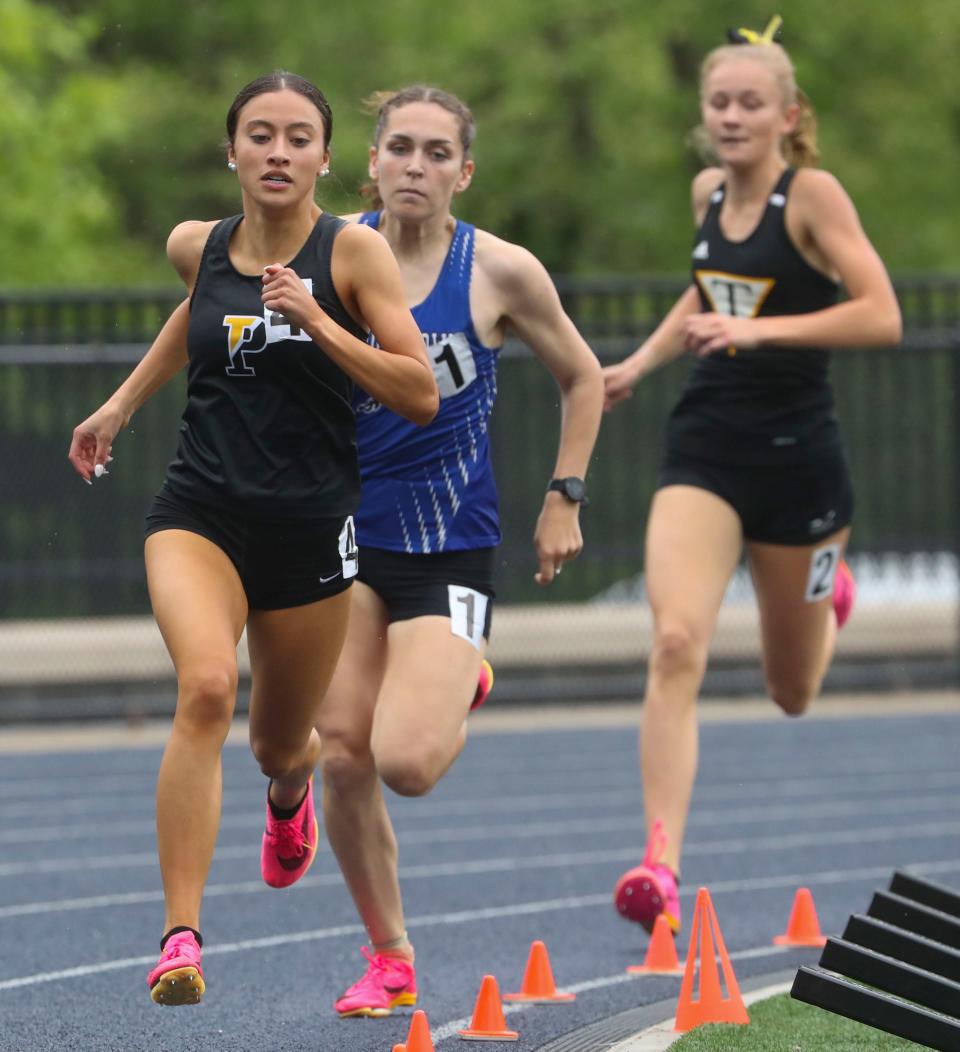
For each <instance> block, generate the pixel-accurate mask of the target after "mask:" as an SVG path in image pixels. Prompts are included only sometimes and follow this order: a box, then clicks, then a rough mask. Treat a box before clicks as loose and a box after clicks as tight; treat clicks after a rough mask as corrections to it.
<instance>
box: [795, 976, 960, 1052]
mask: <svg viewBox="0 0 960 1052" xmlns="http://www.w3.org/2000/svg"><path fill="white" fill-rule="evenodd" d="M790 995H791V996H792V997H794V998H796V999H797V1000H798V1001H806V1003H807V1004H811V1005H816V1006H817V1007H818V1008H824V1009H826V1010H827V1011H828V1012H833V1013H834V1014H835V1015H842V1016H845V1017H846V1018H847V1019H854V1020H856V1021H857V1022H858V1023H866V1024H867V1026H872V1027H875V1028H876V1029H877V1030H883V1031H885V1032H886V1033H888V1034H896V1035H897V1037H902V1038H906V1040H908V1041H915V1042H916V1043H917V1044H918V1045H926V1046H927V1048H935V1049H938V1050H939V1052H960V1022H958V1021H957V1020H955V1019H948V1018H946V1017H945V1016H942V1015H939V1014H937V1013H935V1012H931V1011H929V1010H928V1009H926V1008H920V1007H916V1006H914V1005H908V1004H905V1003H904V1002H903V1001H899V1000H897V999H896V998H893V997H890V996H889V995H888V994H882V993H878V992H877V991H875V990H869V989H867V988H866V987H865V986H859V985H858V984H857V983H852V982H850V981H849V980H847V979H843V978H840V977H839V976H836V975H831V974H830V973H829V972H825V971H822V970H821V969H820V968H809V967H807V966H803V967H801V968H800V969H799V971H798V972H797V975H796V978H795V979H794V980H793V989H792V990H791V991H790Z"/></svg>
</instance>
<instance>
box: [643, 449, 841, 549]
mask: <svg viewBox="0 0 960 1052" xmlns="http://www.w3.org/2000/svg"><path fill="white" fill-rule="evenodd" d="M677 485H681V486H696V487H697V488H698V489H705V490H707V491H708V492H710V493H714V494H716V495H717V496H718V497H720V498H721V499H722V500H725V501H726V502H727V503H728V504H729V505H730V506H731V507H732V508H733V509H734V511H735V512H736V513H737V515H739V516H740V521H741V523H742V524H743V535H744V537H745V538H746V539H747V540H748V541H759V542H761V543H764V544H788V545H795V546H798V547H799V546H805V545H808V544H816V543H817V542H818V541H820V540H822V539H823V538H824V537H828V536H830V535H831V534H833V533H836V532H837V530H841V529H843V528H844V527H845V526H849V525H850V522H851V519H852V518H853V485H852V483H851V481H850V469H849V467H848V465H847V458H846V455H845V454H844V452H843V450H842V449H837V450H835V451H834V452H828V453H826V454H824V455H819V456H817V457H816V458H812V459H810V460H809V461H807V462H806V463H799V464H788V465H778V466H775V467H774V466H768V465H762V466H735V465H730V464H716V463H713V462H711V461H707V460H703V459H701V458H698V457H694V456H690V455H689V454H687V453H681V452H678V451H676V450H673V451H671V450H668V451H667V454H666V456H665V457H664V460H663V463H662V464H661V467H660V476H659V478H658V480H657V488H658V489H663V488H664V487H665V486H677Z"/></svg>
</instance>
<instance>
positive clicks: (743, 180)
mask: <svg viewBox="0 0 960 1052" xmlns="http://www.w3.org/2000/svg"><path fill="white" fill-rule="evenodd" d="M778 22H779V19H775V20H774V23H771V26H770V27H768V31H767V32H766V33H764V34H759V33H755V32H752V31H750V30H742V31H737V32H736V33H735V34H733V35H734V37H735V39H736V41H737V42H736V43H735V44H731V45H730V46H726V47H721V48H717V49H716V50H715V51H713V52H711V53H710V55H708V57H707V59H706V61H705V63H704V65H703V69H702V73H701V108H702V115H703V128H702V129H701V131H702V132H703V134H704V137H705V138H706V139H707V140H708V142H709V147H710V149H711V151H712V153H713V155H714V157H715V158H716V160H717V161H718V162H719V163H718V166H717V167H715V168H709V169H706V170H705V171H703V172H701V173H700V174H699V175H698V176H697V177H696V179H695V180H694V182H693V195H692V196H693V209H694V214H695V218H696V221H697V226H698V230H697V234H696V237H695V238H694V243H693V251H692V266H693V281H692V283H691V285H690V286H689V288H688V289H687V290H686V292H684V294H683V295H682V296H681V297H680V299H679V300H678V302H677V303H676V305H675V306H674V307H673V309H672V310H671V311H670V313H669V314H668V315H667V317H666V318H665V319H664V320H663V322H662V323H661V324H660V326H659V327H658V328H657V329H656V331H655V332H654V333H653V334H652V335H651V336H650V338H649V339H648V340H647V341H646V342H645V343H644V344H643V345H642V346H641V347H640V348H639V349H638V350H637V351H636V352H634V353H633V354H632V355H630V356H629V357H628V358H627V359H625V360H624V361H623V362H621V363H620V364H618V365H615V366H611V367H610V368H608V369H606V370H605V377H604V378H605V383H606V399H607V409H608V410H609V409H612V408H613V407H614V406H616V405H617V404H619V403H620V402H621V401H623V400H624V399H625V398H626V397H627V396H628V395H629V394H630V392H631V390H632V388H633V385H634V384H635V383H636V382H637V381H638V380H639V379H641V378H642V377H643V376H645V375H646V374H647V373H649V372H651V371H652V370H653V369H655V368H657V367H658V366H660V365H662V364H664V363H665V362H668V361H670V360H671V359H673V358H676V357H677V356H679V355H680V354H682V353H684V352H685V351H686V352H688V353H690V354H692V355H693V356H695V359H696V360H695V362H694V365H693V368H692V370H691V374H690V377H689V379H688V382H687V385H686V388H685V390H684V392H683V394H682V396H681V398H680V401H679V403H678V405H677V406H676V407H675V409H674V410H673V413H672V414H671V416H670V420H669V423H668V426H667V442H666V451H665V454H664V459H663V464H662V468H661V474H660V480H659V488H658V490H657V493H656V495H655V496H654V499H653V503H652V506H651V510H650V519H649V523H648V526H647V540H646V583H647V593H648V595H649V597H650V603H651V606H652V608H653V617H654V639H653V648H652V652H651V656H650V663H649V672H648V676H647V689H646V696H645V701H644V706H643V716H642V730H641V768H642V775H643V790H644V811H645V815H646V822H647V829H648V835H649V841H648V845H647V851H646V854H645V856H644V859H643V862H642V863H641V865H639V866H638V867H636V868H634V869H632V870H630V871H628V872H627V873H625V874H624V875H623V877H621V879H620V881H619V882H618V884H617V887H616V889H615V892H614V897H615V903H616V906H617V909H618V910H619V911H620V912H621V913H622V914H623V915H624V916H626V917H628V918H629V919H631V920H635V921H637V922H639V923H641V924H643V925H644V926H645V927H647V928H648V929H650V928H652V926H653V923H654V921H655V919H656V917H657V916H658V915H659V914H660V913H664V914H665V915H666V916H667V918H668V920H669V922H670V924H671V926H672V927H673V928H674V930H677V929H679V926H680V902H679V897H678V893H677V884H678V874H679V865H680V851H681V846H682V843H683V834H684V827H685V825H686V820H687V810H688V806H689V802H690V796H691V792H692V789H693V782H694V778H695V776H696V767H697V724H696V713H695V704H696V699H697V694H698V692H699V689H700V683H701V681H702V678H703V673H704V669H705V667H706V662H707V649H708V645H709V641H710V638H711V636H712V634H713V630H714V627H715V624H716V618H717V613H718V610H719V608H720V604H721V602H722V600H723V596H724V592H725V591H726V588H727V584H728V582H729V580H730V577H731V575H732V574H733V571H734V569H735V568H736V566H737V563H738V562H739V560H740V556H741V552H742V549H743V548H744V547H745V548H746V554H747V558H748V561H749V565H750V570H751V574H752V576H753V582H754V586H755V590H756V593H757V600H758V603H759V607H760V622H761V632H762V636H763V661H764V672H765V674H766V681H767V687H768V690H769V692H770V696H771V697H772V698H773V700H774V701H775V702H776V703H777V704H778V705H779V706H780V707H781V708H782V709H783V710H784V712H786V713H788V714H790V715H799V714H800V713H802V712H803V711H804V710H805V709H806V708H807V706H808V705H809V704H810V702H811V700H812V699H813V698H814V697H815V696H816V694H817V692H818V690H819V687H820V682H821V680H822V678H823V676H824V673H825V672H826V669H827V667H828V665H829V663H830V659H831V657H832V654H833V646H834V641H835V636H836V630H837V627H838V625H839V624H841V623H842V622H843V620H844V619H845V617H846V616H847V614H848V613H849V609H850V606H851V604H852V597H853V580H852V577H850V574H849V569H847V567H846V564H845V563H842V562H841V556H842V554H843V551H844V548H845V546H846V542H847V537H848V536H849V532H850V518H851V515H852V509H853V495H852V490H851V486H850V479H849V472H848V470H847V464H846V457H845V454H844V450H843V444H842V440H841V437H840V432H839V428H838V425H837V421H836V419H835V417H834V413H833V397H832V395H831V392H830V385H829V380H828V375H827V374H828V364H829V357H830V349H831V348H836V349H840V348H846V347H872V346H879V345H882V344H891V343H896V342H897V341H898V340H899V338H900V313H899V308H898V306H897V302H896V298H895V296H894V293H893V290H892V288H891V286H890V282H889V279H888V277H887V274H886V271H885V270H884V267H883V264H882V262H881V261H880V259H879V258H878V256H877V254H876V252H875V251H874V249H873V247H872V246H871V244H870V242H869V240H868V239H867V237H866V235H865V234H864V232H863V230H862V229H861V227H860V223H859V220H858V219H857V214H856V211H855V210H854V208H853V205H852V204H851V202H850V200H849V198H848V197H847V195H846V194H845V193H844V191H843V189H842V188H841V186H840V185H839V183H838V182H837V181H836V179H834V178H833V177H832V176H830V175H828V174H827V173H826V172H823V171H816V170H814V169H813V167H812V165H813V164H814V163H815V162H816V159H817V157H816V144H815V137H814V122H813V116H812V111H811V109H810V106H809V102H808V101H807V100H806V98H805V97H804V96H803V95H802V93H801V92H799V91H798V89H797V86H796V82H795V80H794V74H793V67H792V64H791V62H790V59H789V57H788V56H787V54H786V52H785V51H784V50H783V49H782V48H781V47H780V46H779V44H776V43H774V42H773V39H772V38H773V36H774V31H775V29H776V26H777V23H778ZM841 285H842V286H844V287H845V288H846V291H847V293H848V298H847V299H846V300H845V301H844V302H838V291H839V288H840V286H841Z"/></svg>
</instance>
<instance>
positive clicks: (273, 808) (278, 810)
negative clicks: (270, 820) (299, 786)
mask: <svg viewBox="0 0 960 1052" xmlns="http://www.w3.org/2000/svg"><path fill="white" fill-rule="evenodd" d="M271 784H273V783H271ZM309 792H310V786H309V784H308V785H307V788H306V789H304V791H303V796H301V797H300V799H299V800H298V801H297V803H296V805H295V806H293V807H277V805H276V804H275V803H274V802H273V801H272V800H271V799H270V789H269V787H268V788H267V803H268V804H269V805H270V814H272V815H273V817H274V818H278V819H280V821H281V822H289V821H290V819H291V818H293V816H294V815H295V814H296V813H297V812H298V811H299V810H300V808H301V807H302V806H303V801H304V800H306V798H307V793H309Z"/></svg>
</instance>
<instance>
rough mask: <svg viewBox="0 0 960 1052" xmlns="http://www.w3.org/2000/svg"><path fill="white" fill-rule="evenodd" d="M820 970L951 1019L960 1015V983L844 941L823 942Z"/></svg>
mask: <svg viewBox="0 0 960 1052" xmlns="http://www.w3.org/2000/svg"><path fill="white" fill-rule="evenodd" d="M820 967H821V968H826V969H828V970H829V971H831V972H837V973H838V974H840V975H844V976H846V977H847V978H848V979H855V980H857V981H858V982H861V983H869V984H870V986H876V987H878V988H879V989H880V990H885V991H886V992H887V993H888V994H896V996H897V997H903V998H905V999H906V1000H907V1001H915V1002H916V1003H917V1004H920V1005H923V1007H924V1008H932V1009H933V1011H935V1012H942V1013H943V1014H944V1015H947V1016H954V1017H956V1016H957V1015H958V1014H960V983H955V982H951V980H949V979H945V978H944V977H943V976H942V975H935V974H934V973H933V972H928V971H925V970H924V969H923V968H917V967H915V966H914V965H912V964H907V963H905V962H904V961H899V960H896V959H895V958H893V957H887V956H886V955H885V954H881V953H877V952H876V951H875V950H869V949H867V948H866V947H865V946H857V945H856V944H854V943H852V942H847V941H846V940H845V939H834V938H830V939H827V944H826V946H824V948H823V952H822V953H821V955H820Z"/></svg>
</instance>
